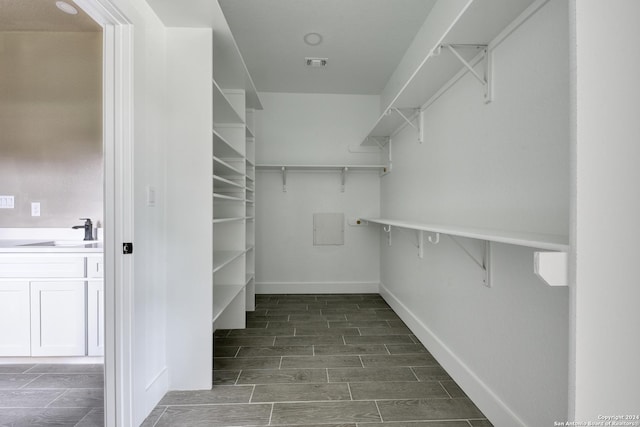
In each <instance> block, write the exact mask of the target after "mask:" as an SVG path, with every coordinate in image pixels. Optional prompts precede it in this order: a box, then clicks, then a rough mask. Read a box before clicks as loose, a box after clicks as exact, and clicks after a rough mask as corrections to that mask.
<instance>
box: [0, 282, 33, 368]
mask: <svg viewBox="0 0 640 427" xmlns="http://www.w3.org/2000/svg"><path fill="white" fill-rule="evenodd" d="M29 311H30V307H29V282H28V281H26V280H24V281H15V282H0V356H30V354H31V330H30V315H29Z"/></svg>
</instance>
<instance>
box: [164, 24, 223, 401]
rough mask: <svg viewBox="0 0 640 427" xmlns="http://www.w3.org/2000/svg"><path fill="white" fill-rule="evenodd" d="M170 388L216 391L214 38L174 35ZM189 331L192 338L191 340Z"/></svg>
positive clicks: (175, 31)
mask: <svg viewBox="0 0 640 427" xmlns="http://www.w3.org/2000/svg"><path fill="white" fill-rule="evenodd" d="M167 49H168V55H167V74H168V79H167V83H168V84H167V87H168V90H169V97H170V102H169V107H168V109H169V121H168V128H169V129H168V130H169V132H168V134H167V136H168V138H167V159H166V168H167V172H166V175H165V179H166V186H167V200H168V202H169V203H168V204H167V205H166V209H167V224H166V233H167V260H168V262H167V269H166V271H167V297H168V300H169V301H170V303H169V304H168V305H167V359H168V365H169V381H170V384H169V387H170V388H171V389H172V390H176V389H187V390H188V389H210V388H211V385H212V358H213V340H212V334H213V329H212V325H211V319H212V318H213V309H212V300H213V295H212V288H211V284H212V281H213V277H212V267H211V260H212V259H213V252H212V251H213V249H212V241H211V236H212V223H211V219H212V218H213V213H212V202H211V200H212V199H211V197H212V196H211V195H212V193H213V184H212V180H211V174H212V156H213V151H212V145H211V129H212V128H213V122H212V109H213V102H212V95H211V94H212V92H211V88H212V83H211V76H212V56H213V51H212V31H211V29H202V28H168V29H167ZM186 331H188V333H186Z"/></svg>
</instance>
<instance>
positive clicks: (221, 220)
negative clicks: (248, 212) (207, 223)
mask: <svg viewBox="0 0 640 427" xmlns="http://www.w3.org/2000/svg"><path fill="white" fill-rule="evenodd" d="M234 221H244V217H238V218H213V223H214V224H221V223H224V222H234Z"/></svg>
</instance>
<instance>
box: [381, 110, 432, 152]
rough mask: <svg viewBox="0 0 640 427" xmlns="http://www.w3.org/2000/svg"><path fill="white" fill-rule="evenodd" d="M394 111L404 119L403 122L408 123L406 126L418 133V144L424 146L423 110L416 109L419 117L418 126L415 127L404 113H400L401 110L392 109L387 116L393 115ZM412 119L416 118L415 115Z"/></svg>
mask: <svg viewBox="0 0 640 427" xmlns="http://www.w3.org/2000/svg"><path fill="white" fill-rule="evenodd" d="M392 111H395V112H396V113H398V115H399V116H400V117H401V118H402V120H404V121H405V122H406V124H408V125H409V126H411V127H412V128H414V129H415V130H417V131H418V142H419V143H420V144H422V141H423V140H424V115H423V113H422V110H421V109H420V108H416V109H415V112H416V114H417V115H418V125H417V126H416V125H414V124H413V122H412V121H411V119H410V118H409V117H407V116H406V115H405V114H404V113H403V112H402V111H400V109H399V108H396V107H391V108H389V109H388V110H387V114H391V112H392ZM412 117H415V115H413V116H412Z"/></svg>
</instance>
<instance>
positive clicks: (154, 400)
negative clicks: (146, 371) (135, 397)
mask: <svg viewBox="0 0 640 427" xmlns="http://www.w3.org/2000/svg"><path fill="white" fill-rule="evenodd" d="M167 391H169V370H168V369H167V368H166V367H164V368H162V369H161V370H160V372H158V373H157V374H156V376H155V377H154V378H152V379H151V381H149V383H148V384H147V386H146V387H145V394H144V396H145V401H146V402H145V403H146V404H145V410H144V412H145V413H146V414H147V415H148V414H150V413H151V411H152V410H153V408H155V407H156V405H158V403H160V400H161V399H162V398H163V397H164V395H165V394H166V393H167ZM147 415H145V417H146V416H147ZM143 421H144V419H143Z"/></svg>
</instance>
